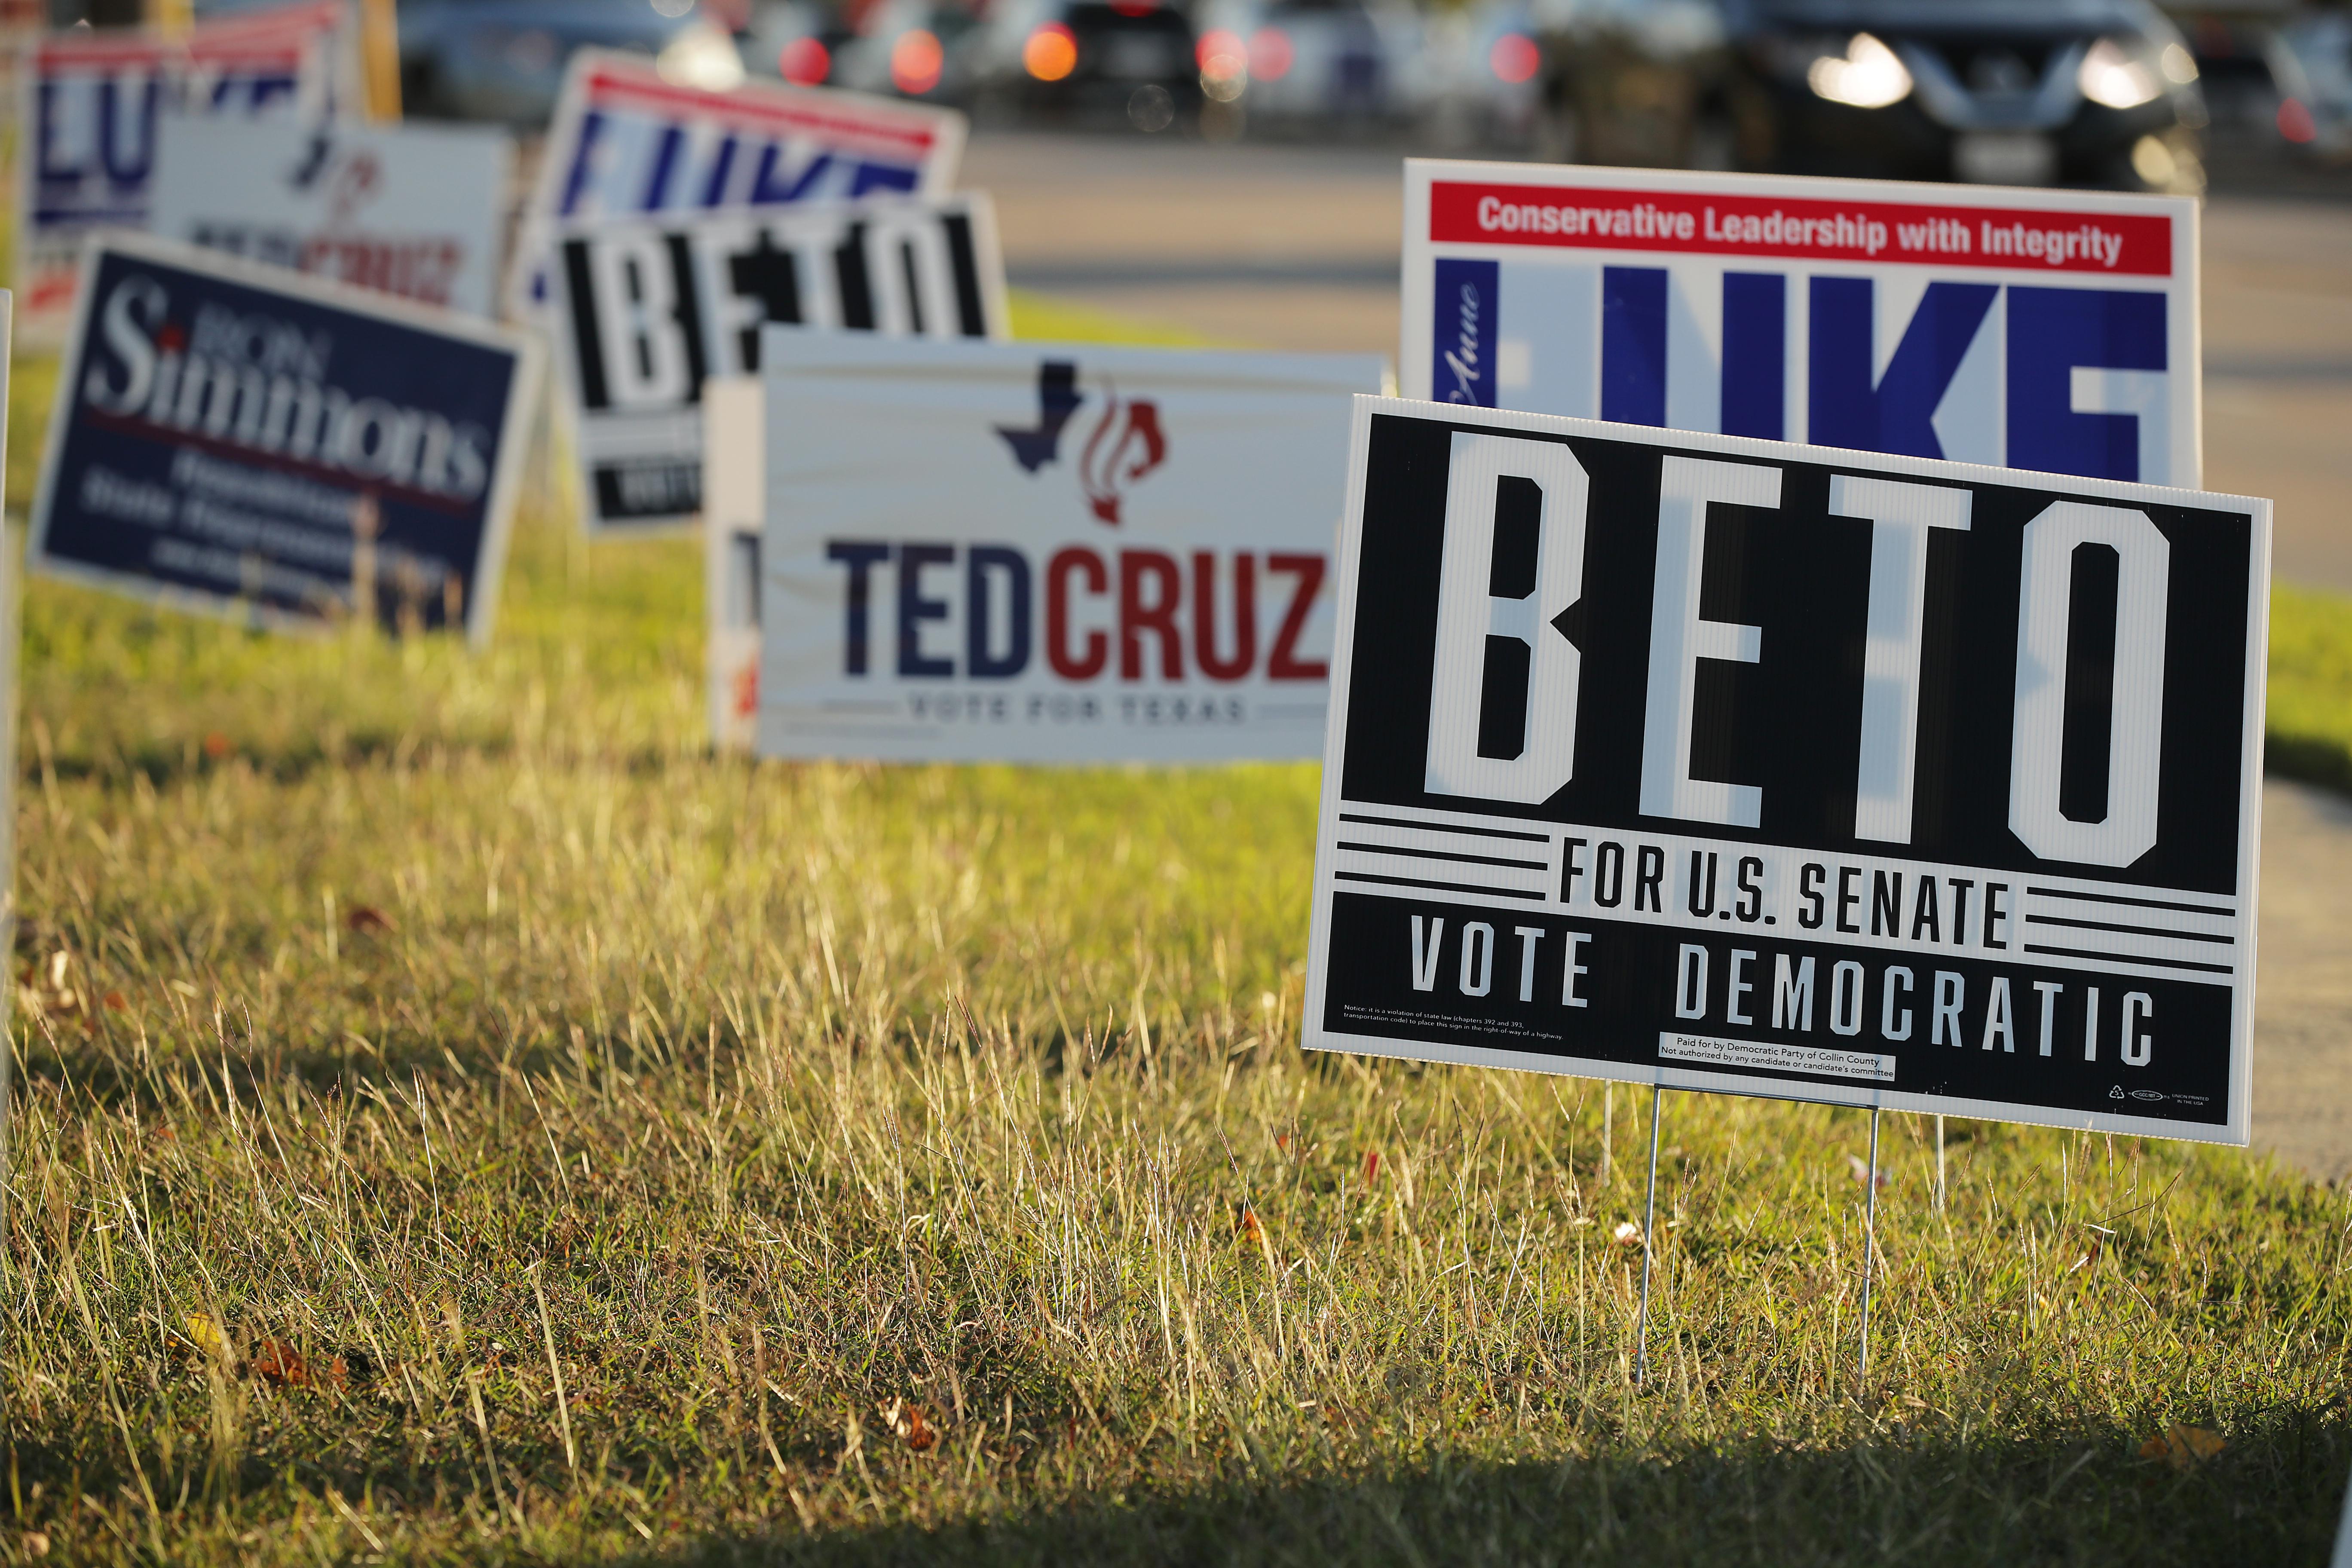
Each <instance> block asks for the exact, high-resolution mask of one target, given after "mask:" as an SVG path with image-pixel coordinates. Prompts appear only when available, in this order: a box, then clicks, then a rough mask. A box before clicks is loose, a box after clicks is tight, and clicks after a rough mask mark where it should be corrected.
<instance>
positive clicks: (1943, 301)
mask: <svg viewBox="0 0 2352 1568" xmlns="http://www.w3.org/2000/svg"><path fill="white" fill-rule="evenodd" d="M1404 239H1405V243H1404V278H1403V287H1404V316H1403V322H1404V326H1403V342H1402V362H1401V364H1402V374H1401V376H1400V384H1401V385H1402V387H1403V390H1404V392H1405V395H1407V396H1410V397H1427V398H1431V399H1433V400H1434V401H1436V402H1439V403H1452V404H1458V405H1469V406H1476V407H1484V408H1497V407H1500V408H1518V409H1525V410H1527V411H1528V412H1530V413H1538V414H1563V415H1571V416H1577V417H1580V418H1588V419H1607V420H1613V421H1617V422H1621V423H1624V424H1631V425H1655V426H1669V427H1671V428H1674V429H1677V430H1700V431H1708V432H1720V433H1722V434H1724V435H1727V436H1757V437H1763V438H1765V439H1767V440H1772V441H1809V442H1811V443H1813V444H1815V445H1817V446H1824V447H1857V448H1860V449H1861V450H1864V451H1869V452H1893V453H1900V454H1903V455H1906V456H1909V457H1916V458H1952V459H1955V460H1958V461H1962V462H1972V463H1988V464H1992V465H1995V466H2002V467H2008V468H2033V469H2038V470H2041V471H2042V472H2046V473H2058V474H2078V475H2085V476H2088V477H2091V478H2095V479H2137V480H2140V481H2142V482H2145V483H2150V484H2169V485H2189V486H2193V485H2195V484H2197V483H2198V476H2199V473H2200V466H2199V465H2200V453H2199V445H2198V443H2199V431H2200V425H2199V402H2198V397H2199V363H2200V351H2199V343H2198V325H2197V323H2198V316H2197V205H2196V203H2195V202H2194V201H2192V200H2190V199H2189V198H2186V197H2176V196H2138V195H2101V194H2094V193H2090V192H2085V191H2024V190H2005V189H1997V188H1987V187H1983V186H1970V185H1921V184H1888V183H1882V182H1875V181H1864V180H1826V179H1790V178H1783V177H1778V176H1771V175H1761V174H1670V173H1663V172H1659V171H1655V170H1647V169H1596V168H1585V167H1565V166H1560V167H1545V166H1541V165H1536V164H1527V163H1444V162H1437V161H1431V160H1425V159H1409V160H1407V162H1406V163H1405V237H1404Z"/></svg>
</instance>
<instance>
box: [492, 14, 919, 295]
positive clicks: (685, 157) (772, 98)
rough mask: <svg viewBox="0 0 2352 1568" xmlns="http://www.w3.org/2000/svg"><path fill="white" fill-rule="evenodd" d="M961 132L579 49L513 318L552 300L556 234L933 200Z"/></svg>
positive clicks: (511, 287)
mask: <svg viewBox="0 0 2352 1568" xmlns="http://www.w3.org/2000/svg"><path fill="white" fill-rule="evenodd" d="M963 136H964V120H963V116H962V115H961V114H958V113H956V112H955V111H954V110H948V109H936V108H932V107H930V106H929V105H925V104H918V103H909V102H907V101H905V100H901V99H888V98H869V97H866V96H865V95H863V94H860V93H854V92H842V91H839V90H837V89H831V88H822V87H788V86H786V85H785V84H783V83H782V82H775V81H751V82H745V83H744V84H743V85H742V86H740V87H737V88H732V89H729V90H727V91H725V92H713V91H709V90H706V89H701V88H692V87H682V86H679V85H677V84H676V83H674V82H669V81H665V80H664V79H662V75H661V72H660V70H659V69H658V68H656V66H655V64H654V62H653V61H651V60H649V59H646V58H642V57H639V56H635V55H626V54H618V53H614V52H613V51H610V50H605V49H577V50H574V51H573V52H572V62H571V66H570V68H569V74H568V75H567V76H566V77H565V79H564V84H563V96H562V100H560V101H558V103H557V104H556V109H555V122H554V125H553V127H552V128H551V130H550V131H549V132H548V136H547V149H546V153H545V154H544V156H543V158H542V160H541V163H540V170H539V184H538V185H537V187H536V188H535V189H534V191H533V192H532V195H531V199H530V205H529V206H528V207H526V208H525V209H524V213H523V223H522V231H521V237H520V241H519V242H518V244H517V245H516V247H515V258H514V265H513V267H512V268H510V270H509V283H508V298H507V308H508V310H509V312H510V313H511V314H513V315H515V316H516V317H518V318H525V317H530V316H532V315H535V314H536V313H537V312H538V310H540V308H541V305H542V303H543V302H544V301H545V300H546V298H547V292H548V289H550V287H551V284H550V282H549V279H548V278H547V274H546V265H547V260H548V257H547V248H548V246H549V245H550V243H551V241H552V239H553V237H554V235H555V230H556V228H557V226H559V225H561V226H567V227H570V228H573V229H577V228H580V227H582V226H587V225H592V224H596V223H601V222H605V221H610V220H618V221H626V220H629V219H633V218H642V217H646V216H651V215H657V214H668V215H673V216H676V217H677V218H679V219H682V220H691V219H693V218H696V217H698V216H703V215H708V214H714V213H751V214H762V213H769V212H772V211H773V210H774V209H776V208H778V207H785V206H791V205H794V204H795V203H799V202H813V201H845V200H850V199H853V198H856V197H858V196H867V195H888V194H893V193H896V194H900V195H942V194H944V193H945V192H946V191H947V190H948V189H949V188H950V186H951V185H953V184H955V174H956V163H957V162H958V160H959V159H961V157H962V155H963Z"/></svg>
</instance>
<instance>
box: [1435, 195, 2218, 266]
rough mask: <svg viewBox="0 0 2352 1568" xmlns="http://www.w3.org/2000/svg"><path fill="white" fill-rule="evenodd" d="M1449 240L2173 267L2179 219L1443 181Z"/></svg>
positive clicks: (1439, 235) (1937, 261)
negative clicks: (2174, 225)
mask: <svg viewBox="0 0 2352 1568" xmlns="http://www.w3.org/2000/svg"><path fill="white" fill-rule="evenodd" d="M1429 237H1430V238H1431V240H1433V241H1434V242H1436V243H1438V244H1469V245H1532V246H1565V247H1570V248H1574V249H1590V250H1659V251H1695V252H1700V253H1704V254H1706V255H1713V256H1771V257H1796V258H1809V259H1818V260H1823V261H1870V262H1886V261H1898V262H1913V263H1923V264H1928V265H1933V266H1937V267H1997V268H2011V269H2014V268H2032V269H2036V270H2045V271H2052V272H2094V273H2104V274H2111V275H2121V274H2129V275H2132V276H2136V277H2143V278H2166V277H2169V276H2171V273H2172V220H2171V219H2170V218H2168V217H2163V216H2153V215H2143V214H2137V213H2130V214H2124V213H2112V212H2095V211H2092V212H2067V211H2063V210H2053V209H2047V208H2042V209H2036V208H2030V207H1975V206H1929V205H1925V204H1915V203H1911V202H1889V201H1851V202H1828V201H1813V200H1799V199H1792V198H1789V197H1783V196H1726V195H1691V194H1685V193H1683V192H1676V191H1639V190H1580V189H1571V188H1569V187H1565V186H1559V185H1496V184H1470V183H1466V182H1461V181H1439V182H1438V183H1436V184H1433V185H1432V186H1431V187H1430V195H1429Z"/></svg>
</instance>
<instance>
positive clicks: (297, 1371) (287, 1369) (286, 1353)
mask: <svg viewBox="0 0 2352 1568" xmlns="http://www.w3.org/2000/svg"><path fill="white" fill-rule="evenodd" d="M249 1364H250V1370H251V1371H252V1373H253V1375H254V1376H256V1377H257V1378H259V1379H261V1381H262V1382H264V1383H268V1384H276V1385H277V1386H278V1387H279V1388H308V1387H309V1386H310V1363H309V1362H307V1361H304V1360H303V1359H302V1352H300V1351H298V1350H296V1349H295V1348H294V1347H293V1346H292V1345H289V1344H288V1343H287V1342H285V1341H284V1340H264V1341H262V1342H261V1343H260V1344H258V1345H257V1346H256V1347H254V1352H253V1360H252V1362H251V1363H249Z"/></svg>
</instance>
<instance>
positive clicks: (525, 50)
mask: <svg viewBox="0 0 2352 1568" xmlns="http://www.w3.org/2000/svg"><path fill="white" fill-rule="evenodd" d="M588 46H593V47H599V48H611V49H628V50H632V51H635V52H636V53H639V54H646V55H652V56H655V57H656V58H661V59H662V61H663V66H664V69H665V71H666V72H667V73H668V74H670V75H672V76H673V77H674V78H675V79H677V80H680V81H682V82H687V83H689V84H691V85H694V86H702V87H726V86H730V85H732V82H733V81H740V79H742V61H741V58H740V57H739V56H738V55H737V54H736V51H735V47H734V43H733V41H732V39H731V38H730V36H729V34H728V32H727V30H726V29H725V28H724V27H723V26H719V24H717V23H715V22H713V21H712V20H710V19H709V18H708V17H704V16H698V14H697V11H696V7H695V0H401V4H400V91H401V103H402V106H403V107H404V109H405V110H406V111H407V112H409V113H411V114H415V115H417V116H420V117H423V118H439V119H449V120H494V121H505V122H507V123H509V124H512V125H538V124H543V123H545V122H546V121H547V119H548V117H549V116H550V115H551V114H552V113H553V112H554V110H555V99H556V95H557V93H558V92H559V91H561V90H562V86H563V70H564V65H565V62H567V61H568V60H569V59H570V58H572V50H574V49H576V48H581V47H588ZM730 72H731V73H732V80H730Z"/></svg>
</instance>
